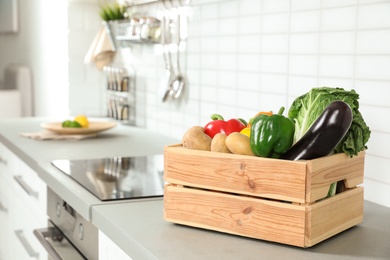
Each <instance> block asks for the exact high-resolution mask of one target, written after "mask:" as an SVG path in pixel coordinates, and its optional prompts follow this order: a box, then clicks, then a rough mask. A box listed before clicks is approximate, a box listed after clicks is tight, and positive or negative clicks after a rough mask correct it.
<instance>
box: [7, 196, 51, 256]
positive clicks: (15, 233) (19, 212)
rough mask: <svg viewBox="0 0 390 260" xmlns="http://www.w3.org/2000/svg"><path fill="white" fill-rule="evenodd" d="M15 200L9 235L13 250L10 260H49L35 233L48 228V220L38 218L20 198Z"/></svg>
mask: <svg viewBox="0 0 390 260" xmlns="http://www.w3.org/2000/svg"><path fill="white" fill-rule="evenodd" d="M14 200H15V205H14V206H13V210H12V212H11V216H10V217H11V218H12V228H11V230H10V234H9V235H10V241H11V243H12V248H13V250H12V252H11V254H12V258H9V259H34V260H37V259H38V260H43V259H48V256H47V253H46V251H45V250H44V248H43V247H42V245H41V244H40V243H39V241H38V239H37V238H36V237H35V235H34V233H33V231H34V229H37V228H42V227H46V226H47V218H45V217H37V216H36V214H34V212H31V210H30V209H29V208H28V207H26V204H25V203H23V201H21V199H20V198H18V197H16V198H15V199H14Z"/></svg>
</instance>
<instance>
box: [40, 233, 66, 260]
mask: <svg viewBox="0 0 390 260" xmlns="http://www.w3.org/2000/svg"><path fill="white" fill-rule="evenodd" d="M54 232H56V228H55V227H49V228H40V229H35V230H34V235H35V236H36V237H37V238H38V240H39V242H40V243H41V245H42V246H43V247H44V248H45V249H46V252H47V253H48V254H49V256H50V259H53V260H62V258H61V256H60V255H59V254H58V253H57V252H56V250H55V249H54V248H53V247H52V246H51V244H50V243H49V242H47V240H46V238H47V237H51V236H52V235H53V233H54Z"/></svg>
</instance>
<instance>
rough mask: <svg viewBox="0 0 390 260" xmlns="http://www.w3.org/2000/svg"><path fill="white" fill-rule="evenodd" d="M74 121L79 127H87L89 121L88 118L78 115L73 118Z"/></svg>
mask: <svg viewBox="0 0 390 260" xmlns="http://www.w3.org/2000/svg"><path fill="white" fill-rule="evenodd" d="M74 121H76V122H77V123H79V124H80V125H81V127H88V126H89V121H88V118H87V117H86V116H84V115H79V116H76V117H75V118H74Z"/></svg>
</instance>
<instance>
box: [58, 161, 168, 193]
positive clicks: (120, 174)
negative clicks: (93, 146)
mask: <svg viewBox="0 0 390 260" xmlns="http://www.w3.org/2000/svg"><path fill="white" fill-rule="evenodd" d="M51 163H52V164H53V165H54V166H55V167H57V168H58V169H59V170H61V171H62V172H63V173H65V174H67V175H69V176H70V177H71V178H72V179H74V180H75V181H77V182H78V183H79V184H81V185H82V186H83V187H84V188H86V189H87V190H88V191H89V192H91V193H92V194H93V195H95V196H96V197H97V198H98V199H100V200H102V201H110V200H123V199H139V198H152V197H162V196H163V193H164V176H163V170H164V158H163V155H162V154H159V155H151V156H136V157H111V158H102V159H83V160H54V161H52V162H51Z"/></svg>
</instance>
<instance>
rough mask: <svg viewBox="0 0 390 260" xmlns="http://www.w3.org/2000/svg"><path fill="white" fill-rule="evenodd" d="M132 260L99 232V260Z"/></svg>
mask: <svg viewBox="0 0 390 260" xmlns="http://www.w3.org/2000/svg"><path fill="white" fill-rule="evenodd" d="M111 259H116V260H132V259H131V258H130V257H129V256H128V255H127V254H126V253H125V252H124V251H123V250H122V249H121V248H119V247H118V246H117V245H116V244H115V243H114V242H113V241H112V240H111V239H110V238H109V237H107V236H106V235H105V234H104V233H103V232H102V231H100V230H99V260H111Z"/></svg>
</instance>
